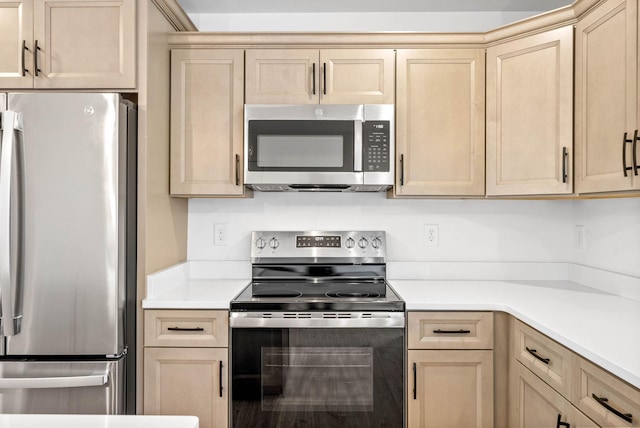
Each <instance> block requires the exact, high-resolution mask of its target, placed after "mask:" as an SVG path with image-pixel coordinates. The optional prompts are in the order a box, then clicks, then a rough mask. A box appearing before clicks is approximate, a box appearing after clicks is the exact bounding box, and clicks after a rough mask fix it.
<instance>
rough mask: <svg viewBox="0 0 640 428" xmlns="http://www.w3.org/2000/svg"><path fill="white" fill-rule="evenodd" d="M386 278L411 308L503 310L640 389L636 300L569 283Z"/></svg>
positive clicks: (639, 308)
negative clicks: (390, 279)
mask: <svg viewBox="0 0 640 428" xmlns="http://www.w3.org/2000/svg"><path fill="white" fill-rule="evenodd" d="M390 282H391V286H392V287H393V288H394V289H395V290H396V291H397V292H398V293H399V294H400V296H402V298H403V299H404V300H405V302H406V305H407V310H409V311H418V310H448V311H453V310H456V311H470V310H474V311H476V310H478V311H482V310H485V311H503V312H507V313H509V314H511V315H513V316H515V317H516V318H518V319H520V320H521V321H523V322H525V323H527V324H529V325H530V326H532V327H534V328H536V329H537V330H539V331H541V332H542V333H544V334H546V335H547V336H549V337H551V338H552V339H554V340H556V341H557V342H559V343H561V344H563V345H564V346H566V347H567V348H569V349H571V350H573V351H574V352H576V353H578V354H580V355H582V356H583V357H585V358H587V359H589V360H591V361H593V362H594V363H596V364H598V365H600V366H601V367H603V368H604V369H606V370H608V371H610V372H611V373H613V374H615V375H617V376H618V377H620V378H622V379H624V380H626V381H627V382H629V383H630V384H632V385H634V386H635V387H637V388H640V335H639V334H638V332H637V330H636V329H637V327H638V326H640V302H637V301H634V300H630V299H625V298H622V297H619V296H616V295H613V294H609V293H606V292H604V291H600V290H596V289H594V288H590V287H585V286H583V285H580V284H577V283H575V282H570V281H428V280H415V281H410V280H395V281H390Z"/></svg>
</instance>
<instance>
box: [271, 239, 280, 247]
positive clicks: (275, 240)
mask: <svg viewBox="0 0 640 428" xmlns="http://www.w3.org/2000/svg"><path fill="white" fill-rule="evenodd" d="M269 246H270V247H271V248H273V249H274V250H275V249H276V248H278V247H279V246H280V241H278V239H277V238H271V239H270V240H269Z"/></svg>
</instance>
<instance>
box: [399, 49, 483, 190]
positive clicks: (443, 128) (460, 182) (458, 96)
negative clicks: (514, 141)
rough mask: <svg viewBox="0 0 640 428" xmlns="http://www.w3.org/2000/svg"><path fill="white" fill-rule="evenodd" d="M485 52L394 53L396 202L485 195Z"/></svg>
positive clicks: (433, 50)
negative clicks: (399, 199) (404, 198)
mask: <svg viewBox="0 0 640 428" xmlns="http://www.w3.org/2000/svg"><path fill="white" fill-rule="evenodd" d="M484 73H485V55H484V49H401V50H398V52H397V102H396V171H397V173H396V186H395V188H394V196H428V195H434V196H447V195H458V196H482V195H484V126H485V117H484V103H485V94H484V81H485V74H484Z"/></svg>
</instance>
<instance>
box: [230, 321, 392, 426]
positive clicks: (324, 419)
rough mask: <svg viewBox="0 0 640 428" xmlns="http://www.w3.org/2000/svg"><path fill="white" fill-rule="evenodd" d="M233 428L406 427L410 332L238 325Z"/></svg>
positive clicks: (234, 350) (234, 348) (234, 343)
mask: <svg viewBox="0 0 640 428" xmlns="http://www.w3.org/2000/svg"><path fill="white" fill-rule="evenodd" d="M231 335H232V336H231V341H232V343H231V348H232V357H231V358H232V364H231V371H232V374H231V378H232V385H231V400H232V405H231V410H232V426H233V427H254V426H255V427H258V426H261V427H283V428H284V427H287V428H289V427H295V426H309V427H312V426H313V427H332V428H338V427H354V426H357V427H362V428H366V427H380V428H381V427H401V426H403V409H404V404H403V403H404V387H403V385H404V380H403V379H404V369H403V367H404V331H403V329H396V328H384V329H383V328H366V329H353V328H340V329H326V328H322V329H314V328H308V329H300V328H288V329H287V328H282V329H273V328H262V329H260V328H255V329H254V328H234V329H232V330H231Z"/></svg>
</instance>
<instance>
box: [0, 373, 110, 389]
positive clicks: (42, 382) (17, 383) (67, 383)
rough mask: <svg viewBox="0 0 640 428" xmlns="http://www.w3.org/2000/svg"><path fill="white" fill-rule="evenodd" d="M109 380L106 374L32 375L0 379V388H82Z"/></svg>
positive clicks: (105, 382) (102, 384) (101, 384)
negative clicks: (29, 376)
mask: <svg viewBox="0 0 640 428" xmlns="http://www.w3.org/2000/svg"><path fill="white" fill-rule="evenodd" d="M108 382H109V375H108V374H106V373H105V374H100V375H89V376H66V377H34V378H3V379H0V390H3V389H36V388H82V387H86V386H104V385H106V384H107V383H108Z"/></svg>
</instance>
